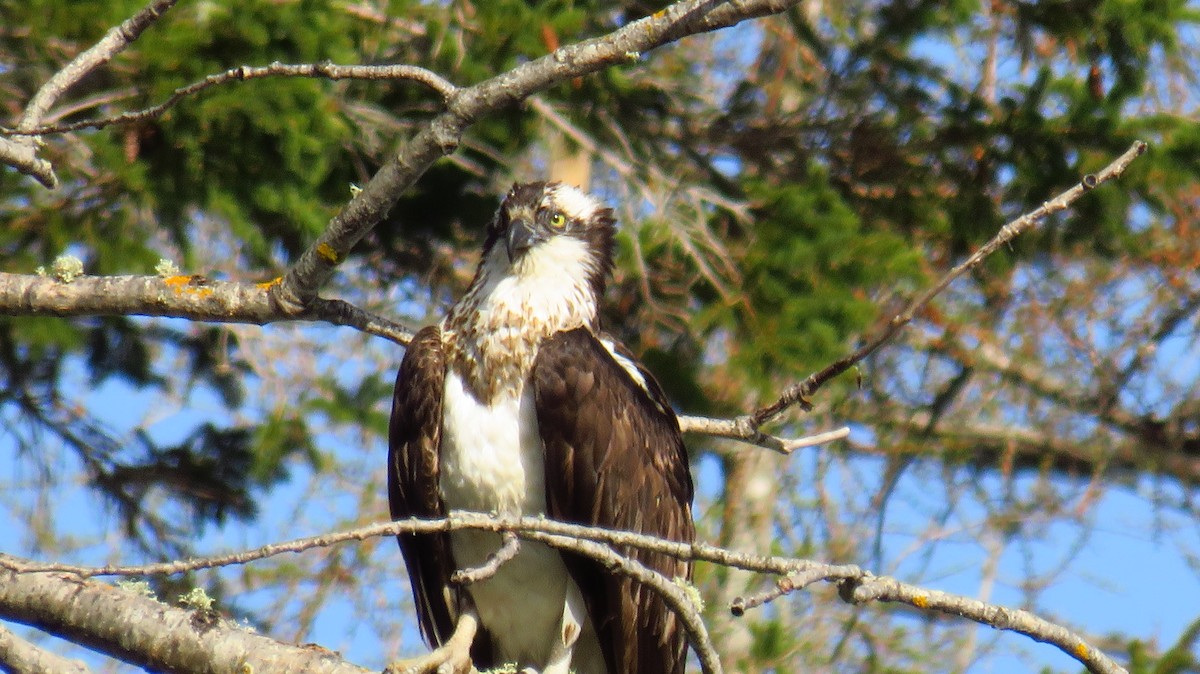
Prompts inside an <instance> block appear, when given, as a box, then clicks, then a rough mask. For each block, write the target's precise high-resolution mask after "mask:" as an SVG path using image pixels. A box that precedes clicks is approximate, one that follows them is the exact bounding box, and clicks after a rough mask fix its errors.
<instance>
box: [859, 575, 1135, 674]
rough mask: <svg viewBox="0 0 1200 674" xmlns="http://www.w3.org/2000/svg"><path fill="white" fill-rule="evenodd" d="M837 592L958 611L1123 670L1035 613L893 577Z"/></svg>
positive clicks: (1112, 672) (1120, 673) (1110, 673)
mask: <svg viewBox="0 0 1200 674" xmlns="http://www.w3.org/2000/svg"><path fill="white" fill-rule="evenodd" d="M838 594H840V595H841V597H842V599H843V600H845V601H847V602H850V603H852V604H862V603H865V602H869V601H886V602H899V603H902V604H908V605H909V606H916V607H917V608H921V609H925V610H928V611H938V612H941V613H948V614H951V615H961V616H963V617H964V618H967V619H969V620H973V621H975V622H978V623H982V624H984V625H991V626H992V627H995V628H996V629H1000V630H1007V631H1010V632H1017V633H1018V634H1024V635H1025V636H1027V637H1029V638H1031V639H1033V640H1034V641H1040V642H1042V643H1044V644H1050V645H1052V646H1056V647H1058V648H1059V650H1061V651H1062V652H1064V653H1066V654H1067V655H1069V656H1071V657H1072V658H1075V659H1076V660H1078V661H1079V662H1080V663H1082V664H1083V666H1085V667H1087V669H1088V671H1089V672H1093V674H1124V672H1125V669H1124V668H1122V667H1121V666H1120V665H1118V664H1117V663H1116V662H1114V661H1113V659H1112V658H1110V657H1108V656H1107V655H1105V654H1104V652H1103V651H1101V650H1100V649H1098V648H1096V647H1095V646H1092V645H1090V644H1088V643H1087V642H1086V641H1084V640H1083V639H1082V638H1080V637H1079V635H1077V634H1075V633H1074V632H1072V631H1070V630H1068V629H1067V628H1065V627H1062V626H1060V625H1055V624H1054V623H1051V622H1049V621H1046V620H1043V619H1042V618H1039V617H1037V616H1036V615H1034V614H1032V613H1030V612H1028V611H1022V610H1018V609H1010V608H1005V607H1003V606H996V605H994V604H988V603H985V602H982V601H979V600H976V599H971V598H970V597H962V596H959V595H954V594H949V593H947V592H939V591H937V590H926V589H924V588H921V587H917V586H915V585H909V584H908V583H902V582H900V581H898V580H896V579H894V578H887V577H884V576H871V575H869V574H864V575H863V576H861V577H859V578H849V579H846V580H844V581H842V582H841V583H839V585H838Z"/></svg>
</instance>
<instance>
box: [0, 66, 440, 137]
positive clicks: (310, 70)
mask: <svg viewBox="0 0 1200 674" xmlns="http://www.w3.org/2000/svg"><path fill="white" fill-rule="evenodd" d="M265 77H311V78H321V79H329V80H346V79H355V80H412V81H414V82H419V83H421V84H424V85H425V86H427V87H429V88H430V89H433V90H434V91H436V92H437V93H438V94H439V95H440V96H441V97H442V100H443V101H446V100H449V99H450V97H452V96H453V95H454V93H455V92H456V91H458V87H456V86H454V84H452V83H451V82H450V81H449V80H447V79H445V78H443V77H442V76H441V75H438V74H437V73H435V72H433V71H431V70H427V69H425V68H421V67H418V66H410V65H336V64H333V63H304V64H298V65H289V64H284V63H272V64H270V65H266V66H245V65H244V66H239V67H237V68H230V69H229V70H226V71H225V72H223V73H217V74H214V75H209V76H208V77H205V78H204V79H202V80H199V81H198V82H193V83H192V84H189V85H187V86H185V87H179V88H178V89H176V90H175V91H174V92H173V93H172V94H171V95H170V97H168V98H167V100H165V101H163V102H162V103H159V104H158V105H154V106H151V107H149V108H145V109H143V110H136V111H133V112H125V113H122V114H119V115H116V116H113V117H104V118H102V119H87V120H82V121H78V122H71V123H69V124H48V125H44V126H37V127H31V128H22V129H5V130H3V131H0V135H8V136H19V135H46V134H51V133H68V132H71V131H78V130H80V129H103V128H104V127H107V126H113V125H115V124H131V123H133V122H141V121H144V120H147V119H154V118H156V117H160V116H162V115H163V113H165V112H166V111H167V110H170V109H171V108H172V107H174V106H175V104H177V103H179V101H181V100H183V99H184V98H187V97H188V96H191V95H193V94H197V93H199V92H201V91H204V90H205V89H207V88H209V87H212V86H216V85H218V84H225V83H227V82H242V81H246V80H257V79H262V78H265Z"/></svg>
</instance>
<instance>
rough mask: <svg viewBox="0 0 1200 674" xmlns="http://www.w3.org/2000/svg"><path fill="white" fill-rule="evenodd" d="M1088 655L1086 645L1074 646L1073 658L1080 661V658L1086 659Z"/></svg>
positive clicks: (1081, 643)
mask: <svg viewBox="0 0 1200 674" xmlns="http://www.w3.org/2000/svg"><path fill="white" fill-rule="evenodd" d="M1088 655H1090V652H1089V651H1088V647H1087V644H1085V643H1083V642H1080V643H1079V644H1077V645H1076V646H1075V656H1076V657H1078V658H1081V659H1082V658H1086V657H1087V656H1088Z"/></svg>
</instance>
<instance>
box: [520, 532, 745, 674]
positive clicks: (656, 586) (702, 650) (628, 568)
mask: <svg viewBox="0 0 1200 674" xmlns="http://www.w3.org/2000/svg"><path fill="white" fill-rule="evenodd" d="M523 535H525V536H528V537H529V538H530V539H532V540H535V541H541V542H543V543H546V544H547V545H551V546H554V547H556V548H559V549H561V550H571V551H573V552H578V553H581V554H584V555H587V556H589V557H591V558H593V559H595V560H597V561H599V562H601V563H602V564H604V565H605V566H606V567H607V568H608V569H609V570H610V571H614V572H616V573H619V574H621V575H623V576H628V577H630V578H633V579H634V580H636V581H638V582H639V583H642V584H643V585H645V586H647V587H649V588H651V589H653V590H654V591H655V592H657V593H658V594H659V596H660V597H662V598H663V601H664V602H666V604H667V606H668V607H669V608H670V609H671V610H672V611H674V612H675V615H676V616H678V617H679V621H680V622H681V623H683V629H684V632H686V633H687V640H688V644H689V645H691V647H692V650H693V651H695V653H696V657H697V658H698V659H699V660H700V669H701V670H702V671H703V672H704V673H705V674H721V671H722V669H721V659H720V656H718V655H717V650H716V648H715V647H714V646H713V643H712V639H710V638H709V636H708V629H707V628H706V627H705V626H704V620H703V619H702V618H701V616H700V607H699V606H697V605H696V604H695V603H694V602H693V601H692V599H691V597H690V596H689V595H688V593H687V592H686V591H685V590H684V589H683V588H682V587H680V586H679V585H677V584H675V582H674V580H675V579H672V578H667V577H665V576H663V575H662V574H661V573H659V572H657V571H655V570H654V569H650V568H648V567H646V566H645V565H644V564H642V563H640V562H638V561H637V560H635V559H630V558H629V557H626V556H624V555H621V554H619V553H617V552H616V551H615V550H613V549H612V548H610V547H608V546H607V545H602V544H600V543H597V542H595V541H588V540H581V539H579V538H575V537H573V536H559V535H555V534H545V533H526V534H523Z"/></svg>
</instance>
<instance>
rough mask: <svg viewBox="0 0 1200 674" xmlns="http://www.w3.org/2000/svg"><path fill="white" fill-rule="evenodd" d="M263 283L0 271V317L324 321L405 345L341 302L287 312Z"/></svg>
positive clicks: (379, 322)
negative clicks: (68, 278) (66, 278)
mask: <svg viewBox="0 0 1200 674" xmlns="http://www.w3.org/2000/svg"><path fill="white" fill-rule="evenodd" d="M276 284H278V279H276V280H275V281H270V282H267V283H232V282H228V281H213V280H210V279H207V278H205V277H203V276H168V277H165V278H164V277H161V276H80V277H78V278H74V279H72V280H71V281H70V282H64V281H61V280H59V279H56V278H54V277H52V276H34V275H23V274H9V273H5V272H0V314H9V315H29V316H102V315H136V316H170V317H173V318H189V319H192V320H197V321H210V322H217V323H252V324H255V325H266V324H267V323H274V322H276V321H289V320H301V321H324V322H328V323H332V324H334V325H344V326H348V327H354V328H358V329H359V330H362V331H363V332H366V333H368V334H372V335H378V336H380V337H385V338H387V339H390V340H392V341H394V342H397V343H400V344H407V343H408V340H409V339H410V338H411V337H412V332H411V331H410V330H408V329H407V328H405V327H404V326H402V325H400V324H398V323H395V322H393V321H390V320H388V319H386V318H383V317H381V316H376V315H375V314H372V313H370V312H367V311H365V310H363V309H360V308H358V307H356V306H354V305H352V304H350V303H348V302H344V301H342V300H326V299H320V298H317V299H316V300H314V301H313V302H312V303H311V304H310V305H309V306H308V307H307V308H304V309H302V310H301V311H300V312H298V313H291V312H289V311H287V310H285V309H286V308H285V307H282V306H280V305H279V304H277V303H276V302H275V301H273V297H272V295H271V293H270V292H269V291H270V288H271V287H273V286H274V285H276Z"/></svg>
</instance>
